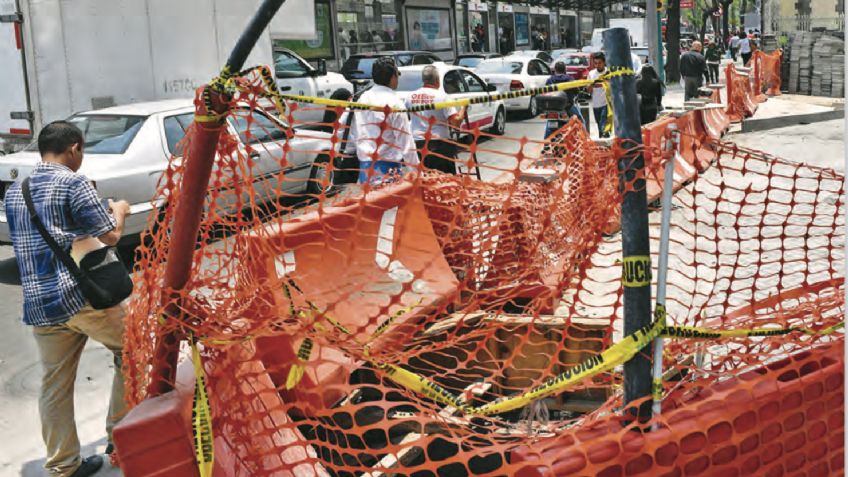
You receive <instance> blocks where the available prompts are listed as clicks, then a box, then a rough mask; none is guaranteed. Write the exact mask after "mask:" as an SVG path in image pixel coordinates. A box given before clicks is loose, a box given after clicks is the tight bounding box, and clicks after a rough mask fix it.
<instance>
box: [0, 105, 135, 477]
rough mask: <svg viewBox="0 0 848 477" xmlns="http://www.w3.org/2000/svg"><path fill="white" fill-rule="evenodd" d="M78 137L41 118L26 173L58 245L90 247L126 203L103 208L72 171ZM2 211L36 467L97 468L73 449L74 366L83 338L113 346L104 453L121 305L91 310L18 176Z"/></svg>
mask: <svg viewBox="0 0 848 477" xmlns="http://www.w3.org/2000/svg"><path fill="white" fill-rule="evenodd" d="M84 145H85V141H84V139H83V134H82V131H80V130H79V128H77V127H76V126H75V125H74V124H72V123H70V122H67V121H56V122H53V123H50V124H48V125H47V126H45V127H44V129H42V130H41V133H39V135H38V151H39V153H40V154H41V162H39V163H38V164H37V165H36V166H35V169H34V170H33V171H32V173H31V175H30V176H29V190H30V195H31V197H32V205H33V206H34V209H35V212H36V215H37V216H38V218H39V219H40V220H41V222H42V223H43V224H44V228H45V229H46V230H47V231H48V232H49V233H50V235H51V236H52V238H53V240H54V241H55V242H56V243H57V245H58V246H59V247H61V248H62V249H63V250H70V249H71V248H72V246H73V245H75V244H76V243H80V242H94V243H96V244H97V246H98V247H99V246H101V245H102V244H106V245H110V246H112V245H115V244H117V243H118V240H120V238H121V234H122V232H123V228H124V219H125V218H126V216H127V215H128V214H129V210H130V207H129V204H127V202H126V201H123V200H121V201H118V202H113V201H112V200H109V201H108V204H109V207H108V209H109V210H107V207H104V205H103V203H102V201H101V199H100V197H98V195H97V191H96V190H95V189H94V186H92V185H91V182H89V180H88V179H87V178H86V177H85V176H83V175H81V174H78V173H77V171H78V170H79V168H80V166H82V160H83V147H84ZM110 210H111V213H110ZM6 217H7V219H8V223H9V233H10V235H11V239H12V245H13V247H14V251H15V258H16V259H17V261H18V268H19V270H20V274H21V285H22V288H23V295H24V303H23V322H24V324H26V325H29V326H31V327H32V332H33V336H34V337H35V342H36V345H37V346H38V352H39V356H40V359H41V366H42V368H43V372H44V374H43V375H42V379H41V391H40V394H39V398H38V412H39V414H40V416H41V435H42V438H43V439H44V444H45V446H46V447H47V460H46V462H45V463H44V467H45V469H47V472H48V474H49V475H50V476H51V477H52V476H55V477H68V476H70V477H85V476H89V475H92V474H94V473H95V472H97V471H98V469H100V467H101V466H102V465H103V458H102V457H101V456H99V455H93V456H89V457H86V458H85V459H83V458H82V457H81V456H80V443H79V438H78V436H77V429H76V422H75V420H74V381H75V379H76V375H77V366H78V365H79V360H80V355H81V354H82V351H83V348H84V347H85V343H86V341H88V338H93V339H95V340H96V341H99V342H100V343H102V344H103V345H105V346H106V348H108V349H109V350H110V351H111V352H112V354H113V361H114V365H115V374H114V377H113V379H112V398H111V401H110V403H109V414H108V416H107V418H106V435H107V442H108V447H107V449H106V453H107V454H111V452H112V450H113V449H114V447H113V445H112V429H113V428H114V426H115V424H117V422H118V421H119V420H120V419H121V418H122V417H123V416H124V415H125V414H126V412H127V404H126V402H125V401H124V379H123V376H122V375H121V357H122V347H123V337H124V308H123V305H118V306H115V307H112V308H108V309H105V310H95V309H94V308H92V307H91V305H90V304H88V303H87V302H86V299H85V298H84V296H83V292H82V289H81V288H80V285H79V283H77V280H76V279H75V278H74V276H73V275H72V273H71V271H70V270H69V269H68V268H67V267H66V266H65V265H64V263H63V262H62V260H61V259H60V258H59V257H58V256H57V255H56V254H55V253H53V251H52V249H51V247H50V245H48V243H47V242H46V240H45V239H44V238H43V237H42V235H41V233H40V232H39V230H38V228H37V227H36V226H35V224H34V222H33V218H32V216H31V215H30V211H29V209H28V208H27V204H26V200H25V198H24V193H23V191H22V186H21V183H20V182H16V183H14V184H13V185H12V186H11V187H10V188H9V190H8V192H7V193H6ZM96 241H99V242H96ZM101 243H102V244H101ZM72 255H74V254H73V253H72Z"/></svg>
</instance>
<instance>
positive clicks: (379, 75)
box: [371, 56, 398, 86]
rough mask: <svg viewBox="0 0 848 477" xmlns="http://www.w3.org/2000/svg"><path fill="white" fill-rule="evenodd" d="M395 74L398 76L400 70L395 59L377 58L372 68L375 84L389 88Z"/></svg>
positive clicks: (387, 57) (389, 57)
mask: <svg viewBox="0 0 848 477" xmlns="http://www.w3.org/2000/svg"><path fill="white" fill-rule="evenodd" d="M395 74H398V69H397V66H395V59H394V58H392V57H391V56H381V57H379V58H377V60H376V61H374V65H373V66H372V67H371V78H373V79H374V83H376V84H379V85H381V86H388V85H389V83H390V82H391V81H392V76H394V75H395Z"/></svg>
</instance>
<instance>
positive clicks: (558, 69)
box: [554, 61, 565, 74]
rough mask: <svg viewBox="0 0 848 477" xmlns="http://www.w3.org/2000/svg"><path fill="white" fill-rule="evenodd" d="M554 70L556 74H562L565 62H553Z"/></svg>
mask: <svg viewBox="0 0 848 477" xmlns="http://www.w3.org/2000/svg"><path fill="white" fill-rule="evenodd" d="M554 71H556V72H557V74H564V73H565V63H563V62H562V61H557V62H556V63H555V64H554Z"/></svg>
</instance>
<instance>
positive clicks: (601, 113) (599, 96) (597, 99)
mask: <svg viewBox="0 0 848 477" xmlns="http://www.w3.org/2000/svg"><path fill="white" fill-rule="evenodd" d="M592 65H593V66H594V68H593V69H592V71H590V72H589V74H588V75H587V77H586V79H589V80H596V79H598V78H600V77H601V75H604V74H606V72H607V58H606V56H604V54H603V53H602V52H598V53H595V54H594V55H592ZM588 89H589V92H590V93H592V111H593V112H594V115H595V122H596V123H597V124H598V137H609V133H607V132H604V129H606V126H607V93H606V90H604V87H603V86H601V83H600V82H598V83H594V84H591V85H589V86H588Z"/></svg>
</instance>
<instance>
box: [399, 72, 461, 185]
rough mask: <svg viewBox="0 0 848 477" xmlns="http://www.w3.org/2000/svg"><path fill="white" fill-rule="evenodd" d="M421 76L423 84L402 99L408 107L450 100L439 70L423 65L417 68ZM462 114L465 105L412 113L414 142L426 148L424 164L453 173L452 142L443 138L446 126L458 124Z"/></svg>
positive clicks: (454, 170)
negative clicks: (419, 69) (442, 88)
mask: <svg viewBox="0 0 848 477" xmlns="http://www.w3.org/2000/svg"><path fill="white" fill-rule="evenodd" d="M421 80H422V83H424V86H423V87H421V88H419V89H417V90H415V91H413V92H412V94H411V95H410V96H409V99H407V100H406V106H407V107H408V108H412V107H414V106H421V105H425V104H433V103H442V102H445V101H450V100H451V98H450V97H449V96H448V95H447V94H446V93H445V92H443V91H442V90H441V79H440V78H439V70H438V69H437V68H436V67H435V66H432V65H428V66H425V67H424V69H422V70H421ZM464 117H465V106H463V107H461V108H444V109H434V110H429V111H421V112H419V113H412V136H413V137H414V138H415V146H416V147H417V148H418V150H419V151H421V150H423V149H424V148H425V147H426V149H427V151H428V154H427V155H426V156H424V167H429V168H430V169H436V170H439V171H442V172H446V173H448V174H456V145H455V144H453V143H451V142H447V140H449V139H450V128H456V127H459V125H460V123H461V122H462V119H463V118H464ZM431 118H432V119H431ZM431 121H433V123H432V125H431V123H430V122H431Z"/></svg>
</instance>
